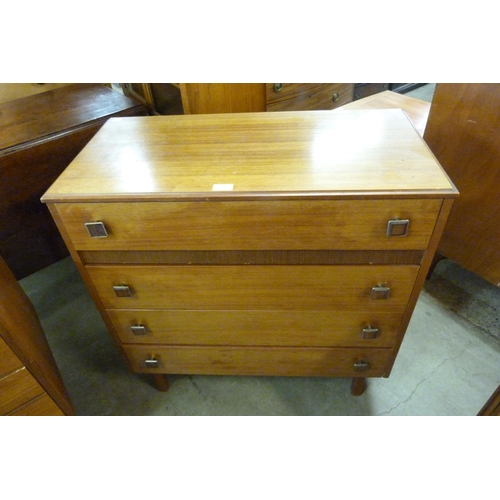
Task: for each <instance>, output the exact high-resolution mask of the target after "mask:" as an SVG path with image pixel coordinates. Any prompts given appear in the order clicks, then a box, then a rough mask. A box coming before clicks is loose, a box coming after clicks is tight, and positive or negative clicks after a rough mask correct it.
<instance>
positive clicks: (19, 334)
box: [0, 257, 74, 415]
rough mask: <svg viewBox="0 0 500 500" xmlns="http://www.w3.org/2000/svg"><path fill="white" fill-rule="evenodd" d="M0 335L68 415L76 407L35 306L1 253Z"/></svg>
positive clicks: (71, 413) (72, 412)
mask: <svg viewBox="0 0 500 500" xmlns="http://www.w3.org/2000/svg"><path fill="white" fill-rule="evenodd" d="M0 285H1V286H0V337H2V338H3V340H4V341H5V343H6V344H7V345H8V346H9V348H10V349H12V351H13V353H14V354H15V355H16V356H17V357H18V358H19V359H20V360H21V362H22V363H23V365H24V366H26V367H27V368H28V369H29V371H30V373H31V374H32V375H33V377H34V378H35V379H36V380H37V381H38V383H39V384H40V385H41V386H42V387H43V389H44V390H45V391H47V393H48V394H49V395H50V396H51V397H52V398H53V399H54V401H55V402H56V403H57V404H58V406H59V407H60V408H61V409H62V410H63V411H64V413H66V414H67V415H73V414H74V409H73V406H72V404H71V401H70V398H69V395H68V393H67V391H66V388H65V386H64V383H63V381H62V378H61V375H60V373H59V370H58V368H57V365H56V362H55V360H54V356H53V355H52V352H51V350H50V347H49V345H48V343H47V340H46V338H45V334H44V331H43V329H42V326H41V324H40V320H39V319H38V316H37V314H36V311H35V308H34V307H33V305H32V303H31V302H30V300H29V299H28V297H27V296H26V294H25V293H24V291H23V289H22V288H21V286H20V285H19V283H18V282H17V280H16V279H15V277H14V275H13V274H12V272H11V271H10V269H9V268H8V266H7V265H6V264H5V262H4V261H3V259H2V258H1V257H0Z"/></svg>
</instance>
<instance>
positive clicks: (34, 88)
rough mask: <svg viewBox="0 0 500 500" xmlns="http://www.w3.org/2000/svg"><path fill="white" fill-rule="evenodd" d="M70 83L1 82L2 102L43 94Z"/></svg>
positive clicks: (0, 95)
mask: <svg viewBox="0 0 500 500" xmlns="http://www.w3.org/2000/svg"><path fill="white" fill-rule="evenodd" d="M66 85H70V84H69V83H0V104H2V103H4V102H9V101H14V100H15V99H21V98H22V97H28V96H30V95H35V94H41V93H42V92H48V91H49V90H54V89H58V88H60V87H65V86H66Z"/></svg>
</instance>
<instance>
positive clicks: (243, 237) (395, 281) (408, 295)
mask: <svg viewBox="0 0 500 500" xmlns="http://www.w3.org/2000/svg"><path fill="white" fill-rule="evenodd" d="M457 194H458V193H457V191H456V189H455V187H454V186H453V185H452V184H451V182H450V181H449V179H448V177H447V176H446V174H445V173H444V172H443V170H442V168H441V167H440V165H439V164H438V162H437V161H436V159H435V158H434V156H433V155H432V153H431V152H430V150H429V149H428V148H427V146H426V144H425V143H424V142H423V140H422V139H421V138H420V136H419V135H418V134H417V133H416V132H415V130H414V128H413V127H412V125H411V124H410V122H409V120H408V118H407V117H406V115H405V114H404V113H403V112H402V111H401V110H369V111H345V112H340V113H333V112H329V111H310V112H309V111H303V112H282V113H241V114H219V115H194V116H176V117H163V116H162V117H159V116H157V117H144V118H135V117H133V118H123V119H121V118H114V119H111V120H109V121H108V123H106V125H105V126H104V127H103V128H102V129H101V130H100V131H99V132H98V134H96V136H95V137H94V138H93V139H92V140H91V141H90V143H89V144H88V145H87V146H86V147H85V148H84V149H83V151H82V152H81V153H80V154H79V155H78V157H77V158H76V159H75V160H74V161H73V163H72V164H71V165H70V166H69V167H68V168H67V169H66V170H65V172H63V174H62V175H61V176H60V177H59V179H58V180H57V181H56V182H55V183H54V184H53V186H52V187H51V188H50V189H49V191H48V192H47V193H46V194H45V195H44V197H43V198H42V201H43V202H45V203H47V204H48V205H49V208H50V210H51V213H52V215H53V217H54V219H55V221H56V223H57V225H58V227H59V229H60V231H61V233H62V235H63V237H64V239H65V241H66V244H67V246H68V248H69V250H70V252H71V255H72V257H73V259H74V261H75V263H76V265H77V266H78V269H79V270H80V273H81V275H82V277H83V279H84V280H85V282H86V284H87V286H88V288H89V290H90V293H91V294H92V296H93V298H94V300H95V302H96V304H97V307H98V308H99V310H100V312H101V314H102V316H103V318H104V320H105V322H106V324H107V326H108V328H109V331H110V333H111V335H112V336H113V338H114V340H115V341H116V344H117V346H118V347H119V349H120V350H121V352H122V354H123V357H124V359H125V360H126V362H127V363H128V365H129V366H130V368H131V369H132V370H133V371H135V372H138V373H151V374H154V380H155V381H156V383H157V386H158V388H160V389H166V388H167V387H168V385H167V384H166V379H165V377H164V374H169V373H170V374H218V375H282V376H283V375H290V376H291V375H294V376H337V377H352V378H353V384H352V392H353V394H360V393H361V392H362V391H363V390H364V385H365V378H366V377H387V376H388V375H389V373H390V371H391V369H392V366H393V363H394V361H395V357H396V354H397V352H398V349H399V347H400V344H401V342H402V340H403V336H404V333H405V330H406V328H407V325H408V323H409V320H410V318H411V315H412V312H413V309H414V306H415V303H416V301H417V298H418V295H419V292H420V290H421V287H422V285H423V282H424V280H425V276H426V273H427V271H428V269H429V266H430V263H431V261H432V257H433V254H434V252H435V249H436V246H437V243H438V241H439V237H440V235H441V232H442V229H443V226H444V224H445V222H446V218H447V216H448V213H449V210H450V208H451V205H452V203H453V198H455V197H456V196H457Z"/></svg>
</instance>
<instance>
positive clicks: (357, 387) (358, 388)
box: [351, 377, 366, 396]
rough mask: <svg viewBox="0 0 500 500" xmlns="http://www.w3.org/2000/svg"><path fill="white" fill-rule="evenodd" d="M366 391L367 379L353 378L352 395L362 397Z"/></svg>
mask: <svg viewBox="0 0 500 500" xmlns="http://www.w3.org/2000/svg"><path fill="white" fill-rule="evenodd" d="M365 389H366V377H353V378H352V382H351V394H352V395H353V396H360V395H361V394H363V392H365Z"/></svg>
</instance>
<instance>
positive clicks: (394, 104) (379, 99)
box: [335, 90, 431, 137]
mask: <svg viewBox="0 0 500 500" xmlns="http://www.w3.org/2000/svg"><path fill="white" fill-rule="evenodd" d="M353 109H359V110H363V109H402V110H403V111H404V112H405V113H406V114H407V115H408V118H409V119H410V121H411V123H412V124H413V126H414V127H415V129H416V131H417V132H418V133H419V134H420V136H421V137H422V136H423V135H424V130H425V126H426V124H427V119H428V117H429V111H430V109H431V103H430V102H426V101H422V100H421V99H415V98H414V97H410V96H407V95H404V94H398V93H397V92H392V91H390V90H386V91H385V92H380V93H378V94H373V95H370V96H368V97H365V98H363V99H360V100H358V101H353V102H351V103H349V104H346V105H345V106H342V107H341V108H339V109H337V110H335V112H336V113H339V112H342V111H344V110H353Z"/></svg>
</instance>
